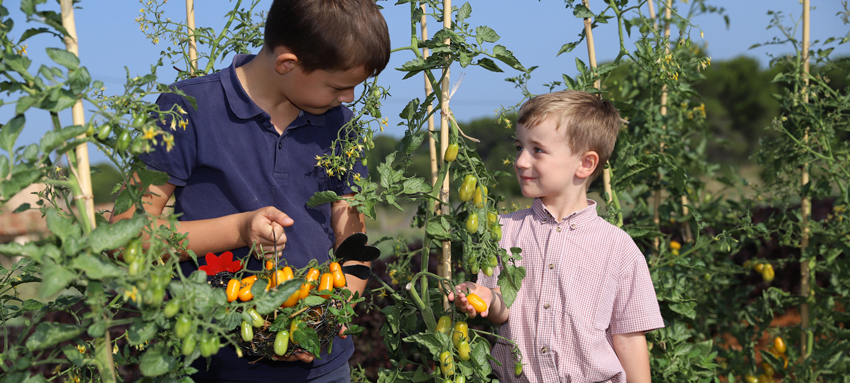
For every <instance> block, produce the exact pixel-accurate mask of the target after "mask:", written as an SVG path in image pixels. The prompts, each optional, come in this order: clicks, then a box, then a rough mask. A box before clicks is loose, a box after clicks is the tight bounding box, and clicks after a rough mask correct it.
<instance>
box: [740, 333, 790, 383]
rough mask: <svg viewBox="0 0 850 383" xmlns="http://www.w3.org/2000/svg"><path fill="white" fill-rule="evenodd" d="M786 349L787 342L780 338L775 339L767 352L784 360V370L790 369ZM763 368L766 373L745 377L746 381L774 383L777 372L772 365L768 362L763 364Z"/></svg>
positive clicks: (749, 382)
mask: <svg viewBox="0 0 850 383" xmlns="http://www.w3.org/2000/svg"><path fill="white" fill-rule="evenodd" d="M786 349H787V347H786V346H785V341H784V340H783V339H782V338H780V337H776V338H775V339H773V345H772V346H770V349H769V350H768V351H767V352H769V353H770V354H771V355H773V356H775V357H777V358H782V360H783V361H784V362H785V365H784V366H782V368H788V357H787V356H785V350H786ZM761 368H762V370H764V371H763V372H762V373H761V374H759V376H758V377H756V376H753V375H745V376H744V381H745V382H747V383H772V382H773V381H774V380H773V375H774V374H776V370H774V369H773V367H772V366H771V365H770V363H767V362H762V363H761Z"/></svg>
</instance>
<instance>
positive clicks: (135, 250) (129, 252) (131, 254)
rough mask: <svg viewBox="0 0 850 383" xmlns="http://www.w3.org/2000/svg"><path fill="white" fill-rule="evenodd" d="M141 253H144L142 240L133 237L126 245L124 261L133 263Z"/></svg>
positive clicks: (123, 254)
mask: <svg viewBox="0 0 850 383" xmlns="http://www.w3.org/2000/svg"><path fill="white" fill-rule="evenodd" d="M140 255H142V241H141V240H139V239H138V238H133V239H131V240H130V241H129V242H127V245H125V246H124V252H123V253H122V256H123V257H124V262H127V263H133V261H135V260H136V258H138V257H139V256H140Z"/></svg>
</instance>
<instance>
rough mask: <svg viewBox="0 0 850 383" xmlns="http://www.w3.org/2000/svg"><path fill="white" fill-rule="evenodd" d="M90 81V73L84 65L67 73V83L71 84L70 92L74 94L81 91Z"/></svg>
mask: <svg viewBox="0 0 850 383" xmlns="http://www.w3.org/2000/svg"><path fill="white" fill-rule="evenodd" d="M90 83H91V75H89V70H88V69H86V67H81V68H79V69H75V70H73V71H70V73H68V84H69V85H70V86H71V92H73V93H74V94H80V93H83V92H84V91H85V90H86V88H88V87H89V84H90Z"/></svg>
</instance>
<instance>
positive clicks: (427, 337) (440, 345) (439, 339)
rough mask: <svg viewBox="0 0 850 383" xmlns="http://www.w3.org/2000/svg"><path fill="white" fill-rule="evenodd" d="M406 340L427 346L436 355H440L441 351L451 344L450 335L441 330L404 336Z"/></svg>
mask: <svg viewBox="0 0 850 383" xmlns="http://www.w3.org/2000/svg"><path fill="white" fill-rule="evenodd" d="M404 341H405V342H407V343H414V342H415V343H418V344H419V345H421V346H425V347H426V348H427V349H428V351H430V352H431V354H433V355H435V356H436V355H440V352H442V350H444V349H445V346H446V345H447V344H449V336H448V335H446V334H443V333H441V332H437V333H436V334H428V333H419V334H414V335H411V336H409V337H407V338H404Z"/></svg>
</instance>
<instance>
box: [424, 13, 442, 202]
mask: <svg viewBox="0 0 850 383" xmlns="http://www.w3.org/2000/svg"><path fill="white" fill-rule="evenodd" d="M420 8H422V19H421V21H420V24H422V40H423V41H425V40H428V24H427V21H428V17H427V16H426V15H425V4H422V5H420ZM428 56H430V52H429V51H428V48H427V47H425V48H422V57H424V58H425V59H426V60H427V59H428ZM422 77H423V78H425V97H426V98H427V97H428V95H430V94H431V92H433V91H434V89H433V87H431V81H430V80H429V79H428V74H427V73H423V74H422ZM433 111H434V106H433V105H431V104H428V149H429V152H430V154H431V185H434V184H436V183H437V161H438V160H439V158H440V157H437V147H436V140H435V139H434V133H435V132H434V115H433V114H431V112H433ZM443 153H445V152H443ZM434 206H435V208H436V209H437V212H439V207H438V206H439V203H435V205H434Z"/></svg>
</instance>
